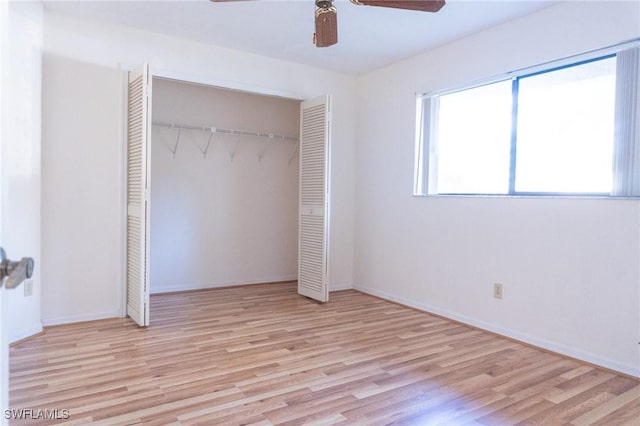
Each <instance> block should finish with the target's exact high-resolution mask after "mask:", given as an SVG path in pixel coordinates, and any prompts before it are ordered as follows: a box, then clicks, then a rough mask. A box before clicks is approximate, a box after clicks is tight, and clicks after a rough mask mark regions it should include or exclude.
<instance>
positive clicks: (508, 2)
mask: <svg viewBox="0 0 640 426" xmlns="http://www.w3.org/2000/svg"><path fill="white" fill-rule="evenodd" d="M553 3H557V1H552V0H539V1H525V0H502V1H483V0H447V4H446V5H445V6H444V8H442V9H441V10H440V12H438V13H435V14H434V13H426V12H415V11H407V10H400V9H388V8H380V7H366V6H356V5H353V4H351V3H350V2H349V1H347V0H336V2H335V5H336V7H337V9H338V44H337V45H335V46H331V47H328V48H317V47H315V46H314V45H313V44H312V41H311V40H312V35H313V32H314V11H315V3H314V0H256V1H237V2H229V1H227V2H218V3H212V2H210V1H208V0H188V1H185V0H182V1H160V0H145V1H114V0H112V1H87V0H84V1H46V2H45V8H46V9H47V10H50V11H54V12H58V13H62V14H69V15H74V16H78V17H81V18H84V19H89V20H97V21H102V22H107V23H111V24H118V25H126V26H130V27H134V28H139V29H144V30H148V31H152V32H158V33H164V34H169V35H174V36H179V37H185V38H188V39H193V40H197V41H200V42H204V43H208V44H212V45H216V46H223V47H228V48H231V49H236V50H241V51H246V52H252V53H257V54H260V55H263V56H269V57H272V58H278V59H283V60H287V61H292V62H297V63H303V64H308V65H312V66H316V67H320V68H326V69H332V70H335V71H341V72H346V73H352V74H361V73H364V72H367V71H370V70H373V69H376V68H380V67H382V66H385V65H387V64H390V63H393V62H396V61H398V60H401V59H404V58H407V57H410V56H413V55H415V54H417V53H420V52H424V51H427V50H429V49H432V48H434V47H436V46H440V45H443V44H445V43H448V42H451V41H453V40H456V39H459V38H462V37H464V36H466V35H469V34H472V33H475V32H478V31H481V30H483V29H485V28H488V27H491V26H494V25H497V24H499V23H502V22H505V21H508V20H511V19H514V18H517V17H519V16H523V15H527V14H530V13H532V12H535V11H537V10H540V9H542V8H544V7H548V6H550V5H551V4H553Z"/></svg>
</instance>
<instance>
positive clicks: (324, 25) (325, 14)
mask: <svg viewBox="0 0 640 426" xmlns="http://www.w3.org/2000/svg"><path fill="white" fill-rule="evenodd" d="M337 42H338V14H337V13H336V8H335V7H329V8H325V9H318V10H316V32H315V34H314V35H313V43H314V44H315V45H316V47H329V46H333V45H334V44H336V43H337Z"/></svg>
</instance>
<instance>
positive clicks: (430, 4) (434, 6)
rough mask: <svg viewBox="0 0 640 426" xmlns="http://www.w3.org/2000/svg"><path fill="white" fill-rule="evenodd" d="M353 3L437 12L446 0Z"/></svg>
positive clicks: (360, 0)
mask: <svg viewBox="0 0 640 426" xmlns="http://www.w3.org/2000/svg"><path fill="white" fill-rule="evenodd" d="M351 3H354V4H357V5H361V6H362V5H364V6H379V7H392V8H395V9H408V10H420V11H423V12H437V11H439V10H440V9H442V7H443V6H444V4H445V0H351Z"/></svg>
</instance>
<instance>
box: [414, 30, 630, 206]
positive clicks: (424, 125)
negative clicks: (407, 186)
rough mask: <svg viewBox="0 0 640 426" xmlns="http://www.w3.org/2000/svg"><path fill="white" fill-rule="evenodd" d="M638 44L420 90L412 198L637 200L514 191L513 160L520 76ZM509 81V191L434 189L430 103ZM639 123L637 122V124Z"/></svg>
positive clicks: (595, 194) (435, 156)
mask: <svg viewBox="0 0 640 426" xmlns="http://www.w3.org/2000/svg"><path fill="white" fill-rule="evenodd" d="M638 46H640V39H634V40H631V41H627V42H623V43H620V44H616V45H614V46H610V47H607V48H603V49H597V50H593V51H589V52H586V53H582V54H578V55H573V56H570V57H566V58H563V59H559V60H554V61H549V62H545V63H542V64H539V65H535V66H531V67H526V68H522V69H518V70H515V71H509V72H506V73H503V74H498V75H495V76H493V77H490V78H485V79H480V80H476V81H475V82H472V83H468V84H465V85H461V86H458V87H454V88H449V89H446V90H435V91H428V92H423V93H420V94H417V95H416V101H417V102H416V111H417V114H416V139H415V164H414V183H413V196H415V197H539V198H557V197H563V198H605V199H640V197H639V196H626V195H614V194H613V193H612V192H547V191H545V192H527V191H516V190H515V178H516V160H517V132H518V127H517V126H518V123H517V120H518V114H517V113H518V95H519V83H520V80H521V79H523V78H529V77H534V76H536V75H541V74H547V73H550V72H554V71H559V70H562V69H566V68H571V67H576V66H580V65H584V64H588V63H591V62H596V61H600V60H604V59H609V58H612V57H616V56H617V54H618V53H619V52H621V51H623V50H626V49H631V48H635V47H638ZM509 80H511V84H512V86H511V90H512V98H511V99H512V106H511V110H512V114H511V121H512V123H511V141H510V153H509V155H510V164H509V182H508V184H509V185H508V188H509V189H508V192H506V193H496V194H494V193H475V192H472V193H459V192H455V193H443V192H437V191H436V187H437V179H436V173H432V170H433V169H434V168H435V167H436V164H437V159H438V152H437V148H438V147H437V143H432V142H431V141H432V140H433V139H434V135H435V134H437V123H438V117H437V115H438V110H439V108H438V107H437V105H436V107H434V106H433V105H432V104H433V103H436V104H437V103H438V101H439V98H440V97H441V96H446V95H449V94H453V93H457V92H462V91H465V90H471V89H474V88H478V87H482V86H486V85H490V84H494V83H498V82H505V81H509ZM637 125H640V123H637Z"/></svg>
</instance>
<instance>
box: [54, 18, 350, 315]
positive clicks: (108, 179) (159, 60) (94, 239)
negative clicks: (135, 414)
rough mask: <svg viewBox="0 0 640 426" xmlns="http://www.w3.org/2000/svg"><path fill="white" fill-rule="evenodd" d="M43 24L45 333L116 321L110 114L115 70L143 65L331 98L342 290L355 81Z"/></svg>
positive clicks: (66, 22) (65, 22) (115, 178)
mask: <svg viewBox="0 0 640 426" xmlns="http://www.w3.org/2000/svg"><path fill="white" fill-rule="evenodd" d="M45 12H46V11H45ZM44 24H45V25H44V40H45V45H44V48H45V57H44V76H43V87H44V93H43V109H44V122H43V146H44V149H43V156H42V162H43V182H44V186H43V211H44V212H45V214H44V215H43V229H42V233H43V262H44V265H43V269H44V271H45V274H46V275H45V281H44V282H43V300H45V301H46V304H44V305H43V321H44V322H45V324H52V323H62V322H68V321H77V320H80V319H92V318H99V317H104V316H116V315H119V314H121V302H120V301H121V300H122V288H123V280H124V269H123V264H124V259H123V253H122V246H123V237H124V228H123V219H124V211H125V208H124V174H123V173H122V165H123V162H124V154H123V146H124V136H123V134H122V132H121V129H122V117H123V114H122V112H121V113H120V114H119V115H118V114H117V113H116V111H115V109H116V108H117V106H118V105H121V104H122V98H121V96H122V93H123V91H122V90H118V87H117V86H118V80H122V78H121V77H122V73H121V71H120V70H119V69H120V68H119V67H120V66H121V64H124V67H125V68H126V67H129V66H134V65H137V64H139V63H141V62H143V61H149V63H150V64H151V65H152V68H153V69H154V70H156V71H159V72H161V73H162V74H163V75H164V76H168V75H172V76H174V77H180V78H182V79H186V80H190V81H198V82H202V83H209V84H214V85H219V86H224V87H232V88H242V89H245V90H252V91H256V92H260V93H271V94H281V95H289V96H291V97H295V98H312V97H315V96H318V95H321V94H324V93H331V94H333V107H334V117H336V119H335V120H334V126H333V146H332V148H333V150H332V159H331V161H332V175H331V178H332V188H331V189H332V200H331V201H332V211H331V215H332V216H331V220H332V235H331V248H332V252H331V278H330V285H331V287H332V288H338V287H348V286H350V285H351V283H352V278H353V265H352V259H353V209H354V201H353V190H354V189H353V183H354V168H353V162H354V154H355V90H354V77H351V76H346V75H342V74H339V73H335V72H329V71H323V70H319V69H316V68H312V67H308V66H303V65H298V64H293V63H289V62H284V61H279V60H273V59H269V58H265V57H261V56H258V55H252V54H246V53H241V52H236V51H233V50H229V49H223V48H217V47H212V46H207V45H204V44H200V43H196V42H191V41H187V40H184V39H179V38H174V37H168V36H163V35H159V34H155V33H149V32H145V31H138V30H133V29H129V28H124V27H115V26H108V25H102V24H99V23H95V22H88V21H86V20H83V19H77V18H71V17H64V16H59V15H56V14H52V13H49V12H46V13H45V18H44ZM119 212H122V213H119ZM69 256H72V258H73V261H72V263H71V265H73V266H74V268H77V269H74V271H73V272H72V273H69V263H67V260H68V259H69Z"/></svg>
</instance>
